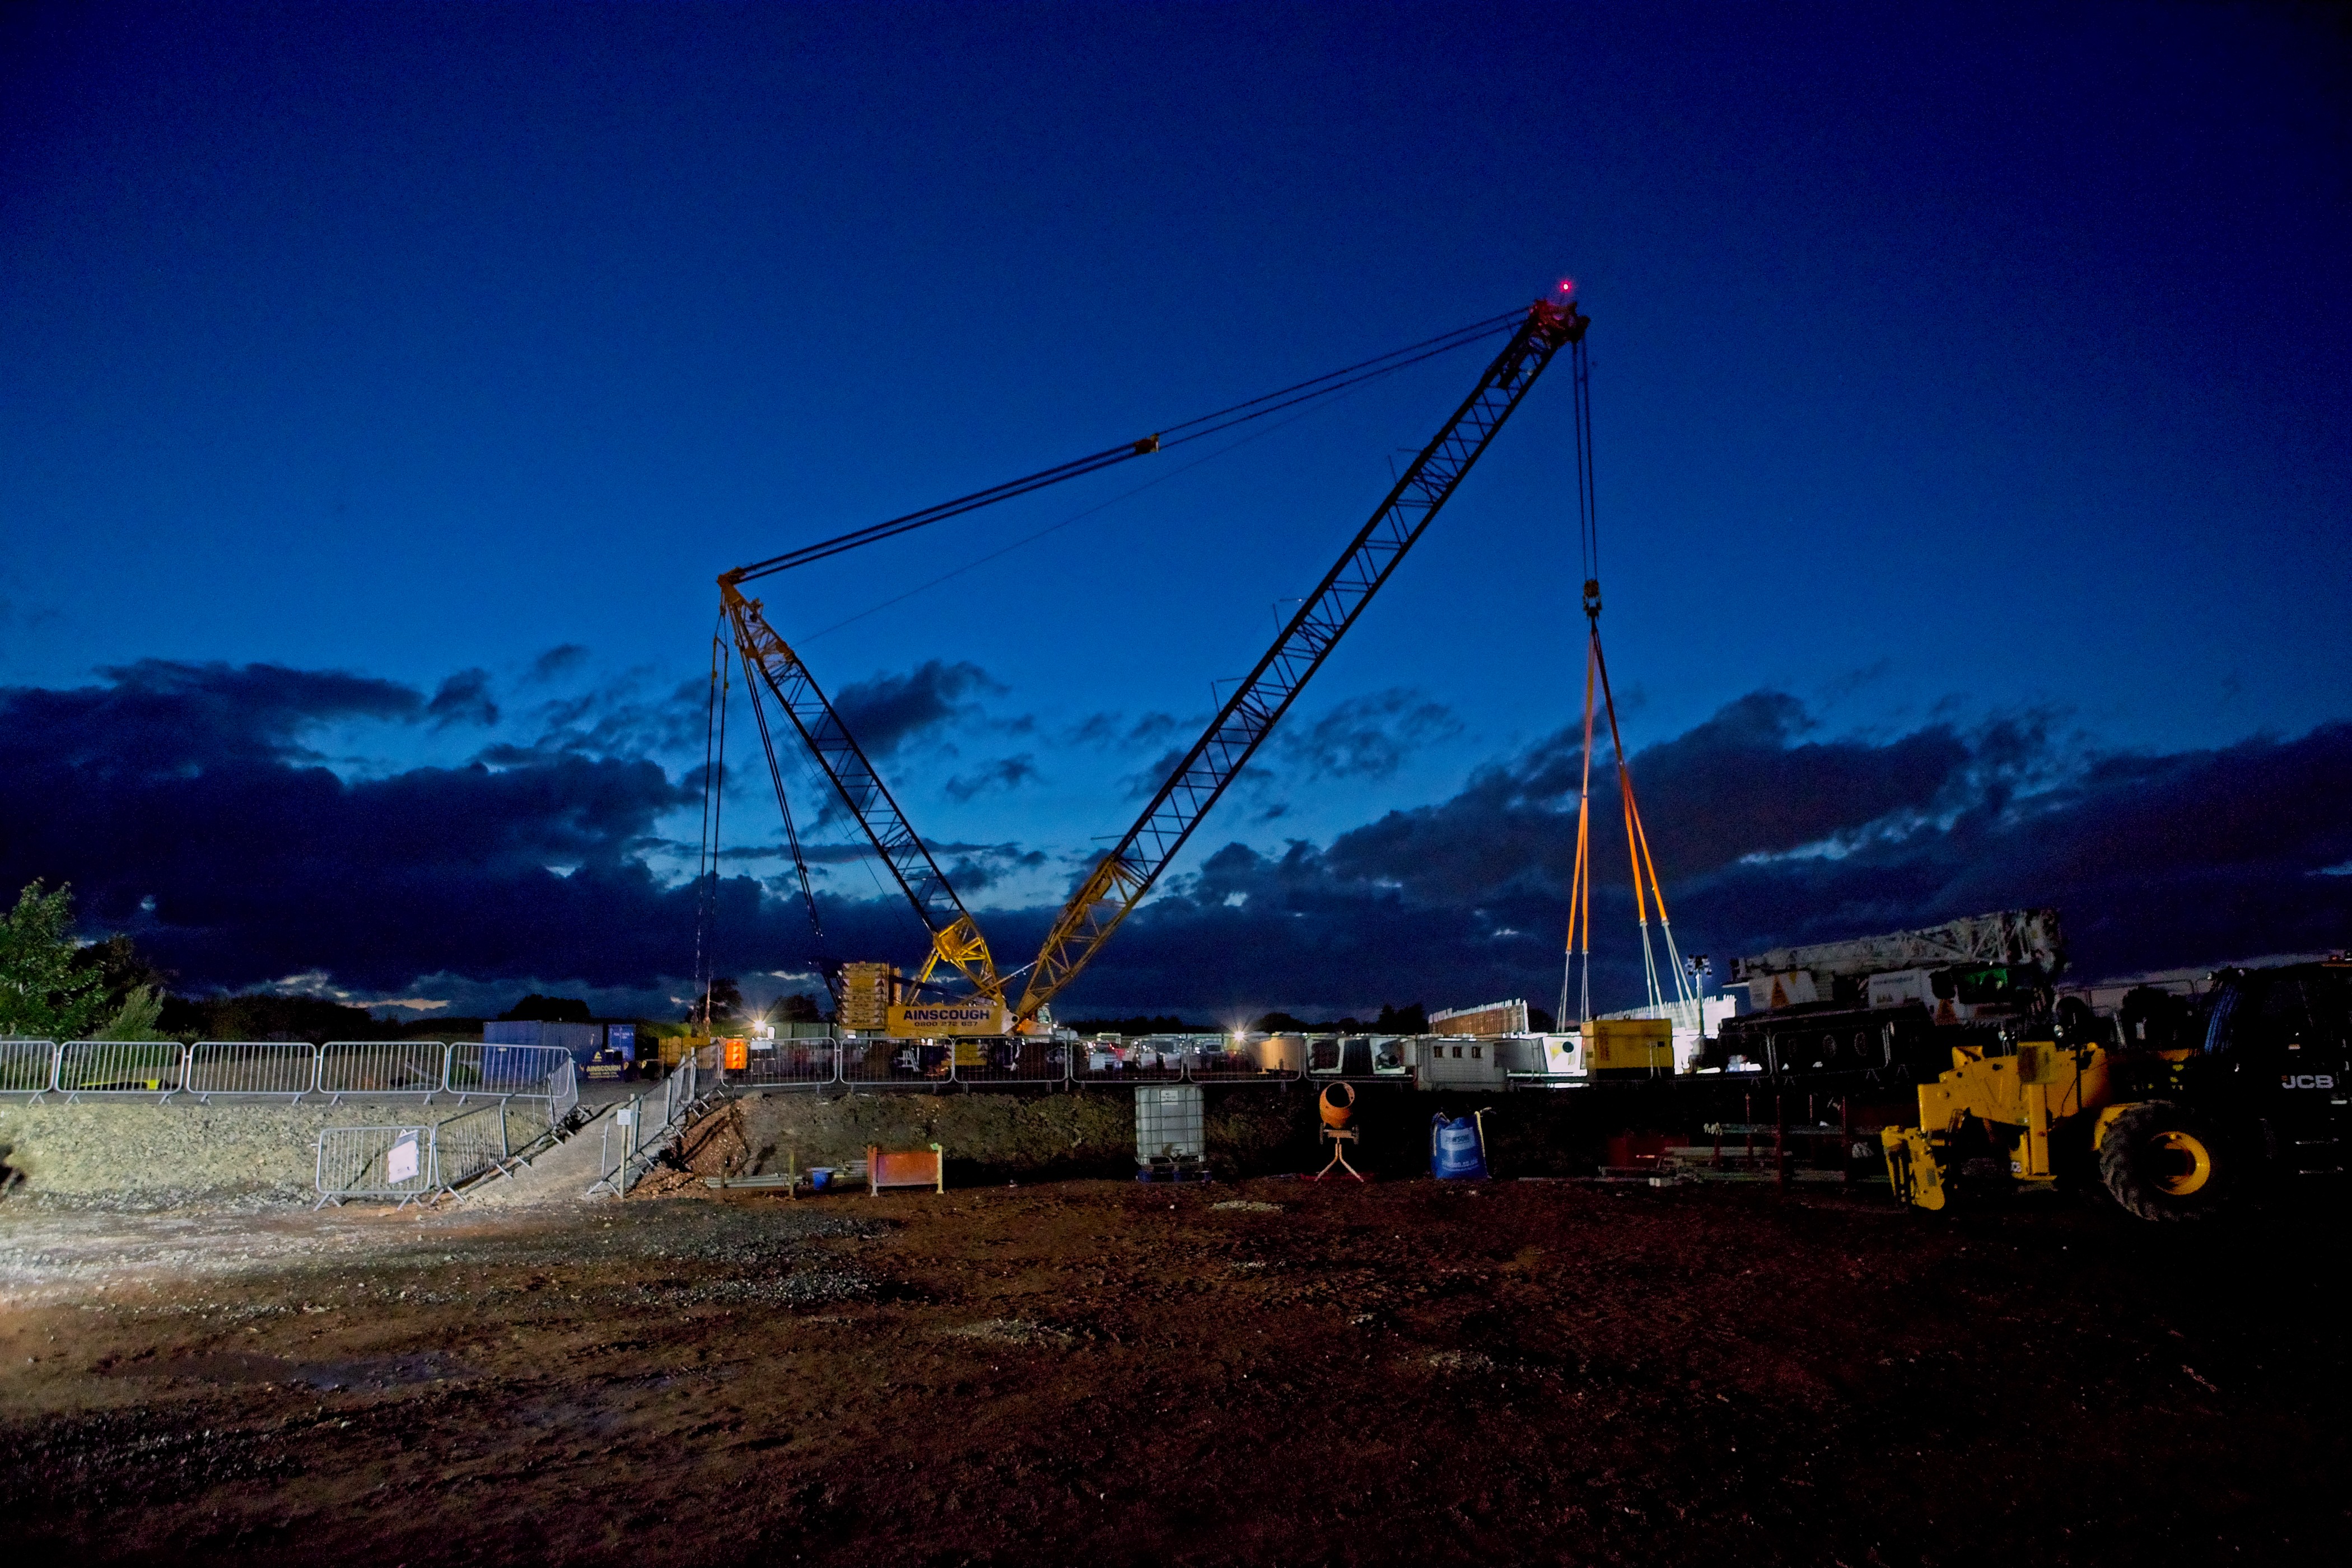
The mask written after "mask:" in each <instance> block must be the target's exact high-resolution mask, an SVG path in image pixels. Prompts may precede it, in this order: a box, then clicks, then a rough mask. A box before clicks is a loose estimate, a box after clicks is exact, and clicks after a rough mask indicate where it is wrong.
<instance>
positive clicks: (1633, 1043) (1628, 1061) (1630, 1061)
mask: <svg viewBox="0 0 2352 1568" xmlns="http://www.w3.org/2000/svg"><path fill="white" fill-rule="evenodd" d="M1584 1070H1585V1071H1586V1072H1587V1073H1589V1074H1591V1076H1592V1077H1594V1078H1604V1077H1606V1078H1622V1077H1625V1076H1628V1075H1639V1076H1640V1077H1643V1078H1651V1077H1655V1076H1658V1075H1662V1074H1666V1073H1671V1072H1673V1071H1674V1070H1675V1026H1674V1025H1673V1023H1672V1022H1670V1021H1669V1020H1667V1019H1664V1018H1595V1019H1592V1020H1591V1021H1590V1022H1589V1023H1587V1024H1586V1025H1585V1026H1584Z"/></svg>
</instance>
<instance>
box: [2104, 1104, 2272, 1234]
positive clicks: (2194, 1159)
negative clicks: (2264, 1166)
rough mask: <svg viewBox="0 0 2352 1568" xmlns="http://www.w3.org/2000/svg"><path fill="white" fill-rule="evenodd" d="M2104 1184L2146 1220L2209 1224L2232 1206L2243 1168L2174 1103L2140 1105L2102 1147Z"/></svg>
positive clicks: (2111, 1126) (2117, 1123)
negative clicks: (2207, 1220) (2224, 1207)
mask: <svg viewBox="0 0 2352 1568" xmlns="http://www.w3.org/2000/svg"><path fill="white" fill-rule="evenodd" d="M2099 1179H2100V1181H2102V1182H2103V1183H2105V1185H2106V1189H2107V1192H2108V1194H2109V1195H2111V1196H2112V1197H2113V1198H2114V1199H2115V1200H2116V1202H2117V1203H2118V1204H2121V1205H2123V1206H2124V1208H2125V1209H2126V1211H2127V1212H2129V1213H2131V1214H2134V1215H2137V1216H2139V1217H2140V1218H2141V1219H2152V1220H2182V1219H2203V1218H2204V1217H2205V1216H2207V1215H2210V1214H2212V1213H2213V1212H2214V1211H2215V1210H2217V1209H2219V1208H2221V1206H2222V1205H2224V1204H2226V1203H2228V1202H2229V1200H2230V1197H2231V1194H2232V1193H2234V1192H2235V1190H2236V1188H2237V1185H2238V1170H2237V1162H2236V1161H2235V1160H2233V1159H2231V1156H2230V1152H2229V1151H2228V1150H2227V1149H2226V1147H2225V1146H2224V1145H2223V1144H2222V1142H2221V1140H2220V1139H2219V1138H2217V1137H2216V1136H2215V1135H2214V1133H2213V1130H2212V1128H2211V1127H2210V1125H2208V1124H2207V1123H2206V1122H2205V1121H2203V1120H2202V1119H2201V1118H2200V1117H2196V1116H2192V1115H2190V1114H2189V1112H2188V1111H2187V1110H2183V1109H2182V1108H2181V1107H2179V1106H2178V1105H2176V1104H2174V1103H2173V1102H2172V1101H2170V1100H2149V1101H2148V1102H2147V1104H2145V1105H2135V1106H2131V1107H2129V1108H2128V1109H2126V1110H2125V1111H2124V1112H2123V1113H2122V1114H2121V1115H2119V1116H2117V1117H2116V1119H2115V1120H2114V1121H2111V1122H2109V1123H2108V1124H2107V1131H2106V1135H2105V1137H2104V1138H2102V1139H2101V1140H2100V1141H2099Z"/></svg>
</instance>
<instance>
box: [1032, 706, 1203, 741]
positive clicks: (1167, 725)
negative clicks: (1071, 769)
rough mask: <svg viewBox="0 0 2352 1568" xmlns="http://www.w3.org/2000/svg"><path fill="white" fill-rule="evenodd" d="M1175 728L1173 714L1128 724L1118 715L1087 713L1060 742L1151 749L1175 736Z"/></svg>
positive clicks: (1127, 719)
mask: <svg viewBox="0 0 2352 1568" xmlns="http://www.w3.org/2000/svg"><path fill="white" fill-rule="evenodd" d="M1195 722H1196V724H1197V723H1198V722H1199V721H1195ZM1178 728H1179V721H1178V719H1177V717H1176V715H1174V714H1173V713H1159V712H1152V713H1146V714H1145V715H1143V717H1141V718H1140V719H1132V720H1130V719H1129V718H1127V717H1125V716H1124V715H1122V714H1118V713H1089V714H1087V716H1086V717H1085V718H1084V719H1081V720H1079V721H1077V722H1076V724H1073V725H1071V726H1070V728H1069V729H1068V730H1067V731H1065V732H1064V734H1063V737H1062V739H1063V742H1064V743H1065V744H1066V745H1072V746H1097V747H1104V748H1108V747H1113V746H1118V747H1133V746H1155V745H1159V744H1160V743H1161V742H1165V741H1166V740H1167V739H1168V738H1169V737H1170V736H1171V735H1173V734H1175V733H1176V731H1177V729H1178Z"/></svg>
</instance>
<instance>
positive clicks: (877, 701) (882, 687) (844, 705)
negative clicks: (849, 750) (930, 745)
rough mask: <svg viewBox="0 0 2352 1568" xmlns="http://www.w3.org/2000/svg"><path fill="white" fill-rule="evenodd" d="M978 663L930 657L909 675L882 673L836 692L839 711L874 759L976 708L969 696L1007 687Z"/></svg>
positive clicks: (855, 682) (868, 754) (859, 742)
mask: <svg viewBox="0 0 2352 1568" xmlns="http://www.w3.org/2000/svg"><path fill="white" fill-rule="evenodd" d="M1002 689H1003V688H1002V687H1000V686H998V685H997V683H996V682H995V681H993V680H992V679H989V675H988V672H987V671H986V670H984V669H982V668H980V666H978V665H976V664H971V663H966V662H958V663H955V664H948V663H946V662H944V661H942V660H940V659H936V658H933V659H926V660H925V661H924V662H923V663H922V664H920V665H919V666H918V667H916V668H914V669H912V670H909V671H908V673H907V674H905V675H887V674H885V675H877V676H875V677H873V678H872V679H868V680H857V681H852V682H851V683H850V684H849V685H847V686H845V687H843V688H842V689H840V690H839V691H837V692H835V694H834V697H833V710H834V711H835V713H838V714H840V715H841V721H842V722H843V723H844V724H846V725H847V726H848V727H849V732H850V733H851V734H852V735H855V736H856V737H857V743H858V745H859V746H860V747H862V748H863V749H864V751H865V752H866V755H867V756H868V757H885V756H887V755H889V754H890V753H891V752H895V751H897V750H898V748H899V747H900V746H902V745H904V744H906V743H907V742H908V741H911V740H913V739H915V738H916V737H917V736H919V735H920V734H922V733H923V732H924V731H927V730H932V729H936V728H938V727H939V726H940V725H941V724H944V723H946V722H947V721H950V720H951V719H955V718H958V717H961V716H962V715H964V714H967V713H969V712H971V709H972V705H971V703H970V702H969V701H968V700H967V699H969V698H971V697H973V696H975V695H977V694H979V693H981V692H984V691H997V690H1002Z"/></svg>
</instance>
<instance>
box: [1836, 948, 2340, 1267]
mask: <svg viewBox="0 0 2352 1568" xmlns="http://www.w3.org/2000/svg"><path fill="white" fill-rule="evenodd" d="M2214 979H2215V984H2214V986H2213V988H2212V989H2211V990H2210V992H2208V993H2207V994H2206V996H2205V998H2204V999H2203V1002H2202V1005H2200V1007H2198V1008H2197V1009H2196V1010H2195V1011H2194V1013H2193V1014H2189V1015H2186V1016H2182V1017H2181V1018H2179V1020H2178V1021H2177V1022H2176V1024H2175V1025H2174V1026H2171V1027H2168V1028H2166V1029H2162V1030H2159V1031H2158V1033H2157V1034H2156V1035H2155V1036H2154V1037H2150V1036H2149V1035H2148V1033H2147V1028H2146V1027H2145V1026H2143V1025H2133V1026H2123V1025H2118V1026H2115V1027H2113V1028H2112V1029H2111V1030H2110V1031H2109V1034H2110V1037H2109V1038H2108V1039H2105V1040H2097V1039H2095V1038H2093V1036H2094V1035H2095V1030H2094V1029H2092V1028H2089V1027H2084V1025H2087V1024H2088V1023H2089V1020H2088V1018H2087V1016H2083V1017H2081V1018H2079V1019H2078V1020H2077V1026H2076V1027H2074V1028H2073V1029H2054V1028H2053V1029H2052V1030H2051V1031H2050V1037H2048V1038H2042V1039H2035V1038H2031V1037H2028V1038H2024V1039H2021V1040H2019V1041H2017V1042H2016V1043H2015V1044H2014V1045H2012V1046H2009V1047H1990V1048H1989V1047H1954V1049H1953V1051H1952V1069H1951V1071H1949V1072H1947V1073H1945V1074H1943V1075H1942V1076H1941V1077H1939V1078H1937V1079H1936V1081H1935V1082H1933V1083H1924V1084H1921V1085H1919V1089H1918V1093H1919V1123H1918V1125H1917V1126H1916V1127H1889V1128H1886V1129H1885V1130H1884V1131H1881V1132H1880V1134H1879V1140H1880V1142H1881V1143H1882V1144H1883V1145H1884V1146H1885V1152H1886V1172H1887V1176H1888V1178H1889V1180H1891V1181H1892V1182H1893V1184H1894V1187H1895V1196H1896V1197H1897V1198H1898V1199H1900V1200H1902V1201H1903V1202H1906V1203H1908V1204H1911V1205H1915V1206H1916V1207H1918V1208H1923V1209H1941V1208H1944V1207H1945V1206H1946V1205H1948V1203H1950V1201H1951V1199H1952V1196H1953V1190H1954V1186H1955V1184H1956V1181H1958V1180H1962V1179H1965V1178H1968V1177H1971V1176H1973V1175H1974V1174H1975V1171H1976V1169H1979V1168H1981V1166H1980V1163H1983V1162H1988V1161H1989V1162H1990V1164H1991V1166H1992V1168H1993V1173H1994V1174H1995V1175H1996V1177H1997V1176H1998V1174H1999V1173H2000V1167H2001V1165H2002V1164H2003V1163H2006V1165H2007V1167H2008V1171H2007V1174H2008V1177H2009V1179H2010V1180H2011V1181H2012V1182H2016V1183H2022V1184H2048V1183H2054V1182H2056V1181H2058V1180H2060V1179H2061V1178H2062V1177H2065V1176H2068V1175H2079V1176H2081V1177H2084V1178H2086V1179H2087V1178H2093V1177H2095V1179H2096V1180H2097V1182H2098V1183H2099V1184H2101V1185H2103V1186H2105V1189H2106V1190H2107V1192H2108V1193H2109V1194H2110V1195H2112V1196H2113V1197H2114V1198H2115V1200H2116V1203H2118V1204H2120V1205H2122V1206H2123V1207H2124V1208H2125V1209H2126V1210H2128V1211H2129V1212H2130V1213H2132V1214H2134V1215H2138V1216H2139V1217H2140V1218H2142V1219H2151V1220H2178V1219H2195V1218H2200V1217H2202V1216H2204V1215H2208V1214H2210V1213H2212V1212H2213V1211H2214V1210H2216V1209H2217V1208H2219V1207H2221V1205H2224V1204H2225V1203H2227V1202H2228V1201H2229V1200H2230V1199H2231V1197H2232V1196H2233V1195H2235V1194H2236V1193H2237V1192H2238V1191H2239V1190H2240V1189H2241V1188H2242V1187H2244V1186H2246V1185H2248V1184H2251V1183H2252V1180H2253V1179H2254V1178H2255V1176H2256V1175H2257V1174H2258V1173H2286V1174H2321V1173H2340V1172H2342V1171H2343V1170H2344V1168H2345V1160H2344V1156H2345V1152H2346V1150H2347V1143H2352V1138H2347V1133H2352V1112H2347V1100H2352V1096H2347V1081H2352V1079H2347V1066H2352V1061H2348V1060H2347V1057H2348V1056H2352V1006H2347V1000H2352V959H2347V958H2345V957H2343V956H2337V957H2334V958H2331V959H2328V960H2325V961H2322V962H2319V963H2302V964H2292V965H2282V966H2279V967H2277V968H2272V969H2259V970H2251V971H2248V970H2228V971H2223V972H2222V973H2220V974H2217V975H2216V976H2215V977H2214ZM2135 1031H2136V1033H2135ZM2061 1035H2066V1036H2072V1037H2073V1038H2065V1039H2062V1038H2060V1036H2061Z"/></svg>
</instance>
